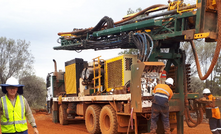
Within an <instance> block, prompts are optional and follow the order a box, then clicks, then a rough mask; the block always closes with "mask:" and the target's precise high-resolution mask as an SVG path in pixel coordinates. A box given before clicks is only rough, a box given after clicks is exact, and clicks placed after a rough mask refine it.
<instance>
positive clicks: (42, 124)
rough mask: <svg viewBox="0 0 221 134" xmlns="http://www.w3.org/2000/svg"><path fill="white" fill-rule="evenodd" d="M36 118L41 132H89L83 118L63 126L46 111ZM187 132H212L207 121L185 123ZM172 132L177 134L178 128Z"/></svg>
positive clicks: (192, 133) (30, 133) (84, 133)
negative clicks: (188, 124) (193, 123)
mask: <svg viewBox="0 0 221 134" xmlns="http://www.w3.org/2000/svg"><path fill="white" fill-rule="evenodd" d="M34 116H35V120H36V123H37V126H38V131H39V133H40V134H88V133H87V130H86V127H85V125H84V121H83V120H75V121H70V124H69V125H65V126H62V125H60V124H58V123H57V124H54V123H53V122H52V120H51V115H46V114H45V113H38V114H34ZM28 127H29V134H33V129H32V128H31V126H30V124H29V125H28ZM184 133H185V134H211V132H210V130H209V125H208V124H207V123H202V124H200V125H198V126H197V127H196V128H189V127H187V126H186V124H185V125H184ZM172 134H176V130H174V131H173V133H172Z"/></svg>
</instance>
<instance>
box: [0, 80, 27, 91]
mask: <svg viewBox="0 0 221 134" xmlns="http://www.w3.org/2000/svg"><path fill="white" fill-rule="evenodd" d="M0 85H1V86H2V92H3V93H4V94H6V93H7V91H6V87H8V86H13V87H18V91H17V92H18V94H23V86H24V85H21V84H19V82H18V80H17V79H16V78H14V77H11V78H9V79H8V80H7V81H6V83H5V84H0Z"/></svg>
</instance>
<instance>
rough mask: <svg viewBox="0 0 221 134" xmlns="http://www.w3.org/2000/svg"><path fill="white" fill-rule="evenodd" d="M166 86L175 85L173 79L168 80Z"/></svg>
mask: <svg viewBox="0 0 221 134" xmlns="http://www.w3.org/2000/svg"><path fill="white" fill-rule="evenodd" d="M165 83H166V84H170V85H173V79H172V78H167V79H166V81H165Z"/></svg>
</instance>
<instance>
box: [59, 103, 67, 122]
mask: <svg viewBox="0 0 221 134" xmlns="http://www.w3.org/2000/svg"><path fill="white" fill-rule="evenodd" d="M59 121H60V124H61V125H67V124H68V120H67V105H66V104H61V105H60V107H59Z"/></svg>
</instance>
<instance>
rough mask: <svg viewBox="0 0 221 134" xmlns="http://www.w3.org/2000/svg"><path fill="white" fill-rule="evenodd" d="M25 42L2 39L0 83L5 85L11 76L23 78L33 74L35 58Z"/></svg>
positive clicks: (0, 45) (0, 47)
mask: <svg viewBox="0 0 221 134" xmlns="http://www.w3.org/2000/svg"><path fill="white" fill-rule="evenodd" d="M29 46H30V43H27V42H26V41H25V40H20V39H19V40H17V41H15V40H14V39H7V38H6V37H0V81H1V82H2V83H5V82H6V80H7V79H8V78H10V77H11V76H14V77H16V76H19V77H23V76H26V75H29V74H32V73H33V72H32V70H33V69H32V64H33V63H34V57H33V56H32V54H31V53H30V51H29Z"/></svg>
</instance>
